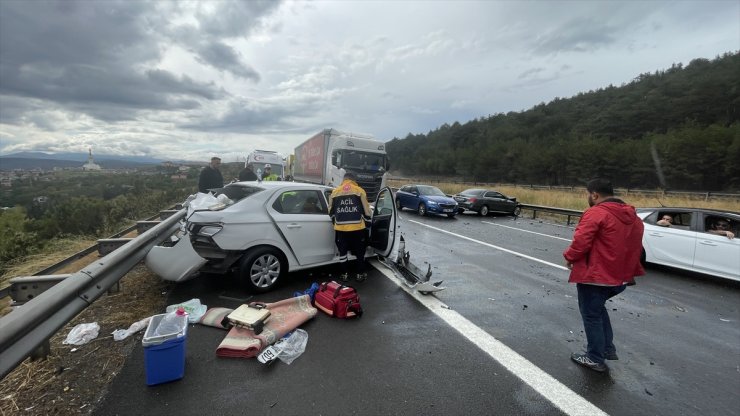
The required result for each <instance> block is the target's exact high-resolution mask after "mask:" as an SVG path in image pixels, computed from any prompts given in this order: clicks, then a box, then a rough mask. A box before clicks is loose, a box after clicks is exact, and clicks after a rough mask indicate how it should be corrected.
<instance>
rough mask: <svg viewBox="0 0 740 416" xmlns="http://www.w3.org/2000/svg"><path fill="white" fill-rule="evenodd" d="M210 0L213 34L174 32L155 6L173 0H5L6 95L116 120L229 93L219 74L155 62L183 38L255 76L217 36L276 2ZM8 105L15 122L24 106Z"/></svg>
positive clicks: (2, 51) (1, 71) (208, 20)
mask: <svg viewBox="0 0 740 416" xmlns="http://www.w3.org/2000/svg"><path fill="white" fill-rule="evenodd" d="M252 3H255V4H252ZM212 4H214V5H216V6H217V7H216V9H217V10H216V11H215V12H214V13H213V15H212V16H206V15H203V16H201V18H202V19H203V22H202V25H203V26H204V27H205V28H207V29H208V32H209V33H206V34H204V35H203V34H201V35H200V36H199V34H197V33H192V34H191V36H189V37H185V38H172V37H170V36H168V35H167V33H168V25H169V24H170V22H169V20H168V18H169V17H170V16H168V15H167V10H155V9H156V8H157V7H162V8H165V9H166V8H171V9H172V10H169V11H170V12H172V13H174V12H176V11H177V10H176V9H177V8H178V7H179V5H178V4H176V3H166V2H163V3H159V2H142V1H115V0H105V1H72V0H66V1H13V0H3V1H0V58H1V59H0V102H2V103H3V104H5V103H6V102H8V101H9V99H10V97H25V98H33V99H39V100H45V101H48V102H50V104H49V106H50V107H61V108H64V109H68V110H70V111H73V112H78V111H82V112H85V113H87V114H88V115H90V116H92V117H95V118H98V119H101V120H108V121H110V120H125V119H130V118H134V117H136V116H137V114H138V112H140V111H141V110H170V111H172V110H187V109H193V108H197V107H198V106H199V105H200V104H199V101H208V100H217V99H221V98H224V97H226V96H227V95H228V94H226V92H225V91H224V90H223V88H221V87H219V86H217V85H215V84H214V83H213V82H201V81H196V80H194V79H192V78H190V77H188V76H187V75H175V74H173V73H171V72H168V71H166V70H162V69H157V65H158V64H159V62H160V60H161V58H162V53H163V52H162V51H163V50H164V49H165V48H164V47H163V46H165V45H166V44H167V43H169V42H174V43H182V44H183V47H184V48H185V49H190V50H191V51H193V52H194V54H195V55H196V59H198V60H200V61H202V62H204V63H207V64H208V65H211V66H213V67H215V68H217V69H220V70H224V71H228V72H230V73H232V74H234V75H235V76H238V77H243V78H247V79H253V80H259V74H258V73H257V71H255V70H254V69H253V68H251V67H250V66H248V65H246V64H244V63H242V62H241V56H240V55H239V54H238V53H237V52H236V51H235V50H234V49H232V48H231V47H230V46H228V45H226V44H225V43H223V42H221V40H220V39H219V38H218V36H238V35H239V34H244V33H246V32H248V31H249V30H250V29H249V28H250V27H252V26H253V25H254V24H255V22H256V21H257V20H258V19H259V18H260V17H261V16H262V15H261V13H265V12H267V11H270V10H272V9H273V8H274V7H277V6H276V5H277V2H245V3H238V4H232V3H229V2H214V3H212ZM222 12H227V13H228V16H222V15H221V13H222ZM238 22H241V27H239V25H238V24H237V23H238ZM169 33H171V32H169ZM199 37H200V40H199V41H198V42H196V43H195V45H196V46H195V47H192V46H191V45H188V42H187V41H188V39H189V38H190V39H197V38H199ZM51 103H54V104H51ZM3 106H4V105H3ZM2 113H3V114H2V119H3V122H7V123H11V124H13V123H17V122H19V120H20V118H21V117H22V116H23V113H24V111H23V110H22V108H20V107H15V108H14V111H12V110H11V111H3V112H2Z"/></svg>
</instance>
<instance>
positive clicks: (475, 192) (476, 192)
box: [460, 189, 483, 196]
mask: <svg viewBox="0 0 740 416" xmlns="http://www.w3.org/2000/svg"><path fill="white" fill-rule="evenodd" d="M481 192H483V190H482V189H466V190H464V191H462V192H460V194H461V195H470V196H478V195H480V194H481Z"/></svg>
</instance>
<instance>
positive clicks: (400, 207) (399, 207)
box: [396, 198, 403, 211]
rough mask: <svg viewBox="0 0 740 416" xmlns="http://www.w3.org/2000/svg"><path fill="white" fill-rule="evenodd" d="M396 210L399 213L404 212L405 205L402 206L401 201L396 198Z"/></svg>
mask: <svg viewBox="0 0 740 416" xmlns="http://www.w3.org/2000/svg"><path fill="white" fill-rule="evenodd" d="M396 209H398V210H399V211H401V210H403V205H401V200H400V199H398V198H396Z"/></svg>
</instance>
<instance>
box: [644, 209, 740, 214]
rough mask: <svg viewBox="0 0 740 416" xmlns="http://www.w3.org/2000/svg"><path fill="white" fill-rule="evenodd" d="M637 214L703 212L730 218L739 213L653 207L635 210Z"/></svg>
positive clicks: (718, 210)
mask: <svg viewBox="0 0 740 416" xmlns="http://www.w3.org/2000/svg"><path fill="white" fill-rule="evenodd" d="M635 210H636V211H637V212H653V211H662V212H667V211H671V212H703V213H705V214H714V215H731V216H740V212H736V211H726V210H720V209H712V208H688V207H654V208H635Z"/></svg>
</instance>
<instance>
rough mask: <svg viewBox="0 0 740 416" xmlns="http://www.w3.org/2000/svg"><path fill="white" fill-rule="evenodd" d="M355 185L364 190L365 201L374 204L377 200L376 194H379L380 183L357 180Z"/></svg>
mask: <svg viewBox="0 0 740 416" xmlns="http://www.w3.org/2000/svg"><path fill="white" fill-rule="evenodd" d="M357 184H358V185H360V188H362V189H364V190H365V193H366V194H367V200H368V201H369V202H375V200H376V199H377V198H378V192H380V182H379V181H378V182H375V181H363V180H358V181H357Z"/></svg>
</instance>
